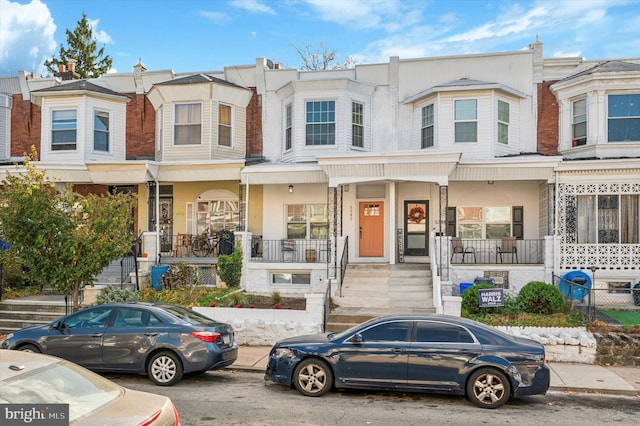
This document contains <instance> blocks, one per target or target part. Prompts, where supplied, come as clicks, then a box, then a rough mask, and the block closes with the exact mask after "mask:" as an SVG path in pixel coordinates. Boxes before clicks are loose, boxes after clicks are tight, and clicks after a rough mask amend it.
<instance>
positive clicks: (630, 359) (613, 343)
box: [594, 333, 640, 367]
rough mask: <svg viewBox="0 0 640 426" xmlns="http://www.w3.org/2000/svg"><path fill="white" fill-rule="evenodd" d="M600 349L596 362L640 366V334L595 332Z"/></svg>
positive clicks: (597, 352)
mask: <svg viewBox="0 0 640 426" xmlns="http://www.w3.org/2000/svg"><path fill="white" fill-rule="evenodd" d="M594 336H595V338H596V340H597V342H598V349H597V351H596V363H597V364H600V365H613V366H621V367H640V334H626V333H607V334H598V333H596V334H594Z"/></svg>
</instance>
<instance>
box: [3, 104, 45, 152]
mask: <svg viewBox="0 0 640 426" xmlns="http://www.w3.org/2000/svg"><path fill="white" fill-rule="evenodd" d="M40 111H41V108H40V107H39V106H38V105H35V104H33V103H31V102H30V101H25V100H24V99H23V98H22V94H15V95H13V107H12V108H11V152H10V153H9V155H11V156H12V157H24V154H25V153H31V146H32V145H35V147H36V150H37V151H38V155H39V154H40V131H41V128H40V127H41V126H40V123H41V116H42V115H41V113H40ZM38 159H39V156H38Z"/></svg>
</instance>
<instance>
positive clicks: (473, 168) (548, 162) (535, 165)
mask: <svg viewBox="0 0 640 426" xmlns="http://www.w3.org/2000/svg"><path fill="white" fill-rule="evenodd" d="M561 161H562V160H561V158H560V157H545V158H535V159H532V158H526V157H513V158H503V159H495V160H492V161H488V162H479V163H461V164H458V166H457V167H456V169H455V170H454V171H453V173H451V176H450V177H449V179H450V180H452V181H482V180H512V181H513V180H544V181H547V182H553V181H554V180H555V170H556V167H558V164H560V162H561Z"/></svg>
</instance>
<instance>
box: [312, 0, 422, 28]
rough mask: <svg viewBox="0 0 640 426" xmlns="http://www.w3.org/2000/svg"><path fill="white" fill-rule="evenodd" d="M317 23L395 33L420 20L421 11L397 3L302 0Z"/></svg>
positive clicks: (354, 0) (373, 0)
mask: <svg viewBox="0 0 640 426" xmlns="http://www.w3.org/2000/svg"><path fill="white" fill-rule="evenodd" d="M304 1H305V3H307V4H308V5H309V6H311V7H312V8H313V9H314V11H315V12H316V13H317V14H318V15H319V18H320V19H323V20H325V21H329V22H335V23H338V24H342V25H345V26H349V27H352V28H356V29H375V28H381V29H384V30H385V31H387V32H396V31H399V30H401V29H402V28H406V27H407V26H411V25H414V24H415V23H417V22H419V21H420V20H421V19H422V13H421V11H420V10H418V9H415V8H411V7H410V6H407V4H405V3H403V2H402V1H400V0H350V1H344V0H304Z"/></svg>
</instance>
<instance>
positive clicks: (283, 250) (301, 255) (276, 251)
mask: <svg viewBox="0 0 640 426" xmlns="http://www.w3.org/2000/svg"><path fill="white" fill-rule="evenodd" d="M328 256H329V240H291V239H284V240H262V241H261V245H260V250H259V251H256V253H255V256H254V253H252V256H251V261H252V262H271V263H301V262H308V263H327V261H328V258H329V257H328Z"/></svg>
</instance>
